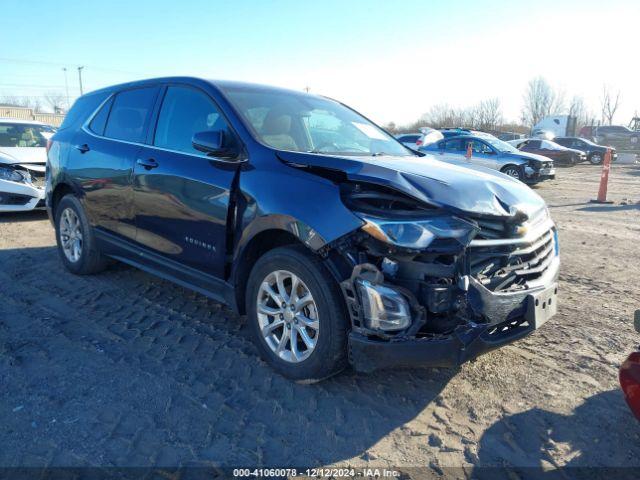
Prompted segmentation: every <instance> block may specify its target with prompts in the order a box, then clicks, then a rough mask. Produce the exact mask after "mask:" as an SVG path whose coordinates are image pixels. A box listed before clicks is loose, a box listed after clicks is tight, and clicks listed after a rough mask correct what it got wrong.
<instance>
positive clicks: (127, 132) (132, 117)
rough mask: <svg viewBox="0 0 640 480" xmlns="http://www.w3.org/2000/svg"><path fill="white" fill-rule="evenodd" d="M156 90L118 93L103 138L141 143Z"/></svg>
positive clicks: (139, 89) (143, 89)
mask: <svg viewBox="0 0 640 480" xmlns="http://www.w3.org/2000/svg"><path fill="white" fill-rule="evenodd" d="M157 90H158V89H157V88H156V87H150V88H136V89H134V90H125V91H123V92H120V93H118V94H117V95H116V97H115V100H114V101H113V105H112V107H111V113H110V114H109V119H108V120H107V127H106V128H105V131H104V135H105V137H109V138H115V139H117V140H126V141H127V142H142V140H144V136H145V129H144V127H145V125H146V123H147V120H148V118H149V116H150V113H151V109H152V108H153V103H154V101H155V99H156V93H157Z"/></svg>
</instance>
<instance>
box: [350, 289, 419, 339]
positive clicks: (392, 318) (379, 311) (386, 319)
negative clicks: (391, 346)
mask: <svg viewBox="0 0 640 480" xmlns="http://www.w3.org/2000/svg"><path fill="white" fill-rule="evenodd" d="M355 284H356V288H357V289H358V293H359V294H360V299H361V300H362V313H363V316H364V322H365V326H366V327H367V328H370V329H372V330H384V331H387V332H390V331H398V330H404V329H405V328H407V327H408V326H409V325H411V311H410V309H409V304H408V303H407V300H406V299H405V298H404V297H403V296H402V295H401V294H400V293H398V292H397V291H395V290H394V289H392V288H389V287H386V286H384V285H374V284H373V283H371V282H369V281H368V280H363V279H358V280H356V282H355Z"/></svg>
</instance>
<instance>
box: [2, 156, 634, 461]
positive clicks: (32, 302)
mask: <svg viewBox="0 0 640 480" xmlns="http://www.w3.org/2000/svg"><path fill="white" fill-rule="evenodd" d="M598 179H599V169H597V168H594V167H591V166H586V165H585V166H578V167H575V168H572V169H563V170H560V174H559V179H557V180H555V181H552V182H548V183H546V184H544V185H543V186H541V187H540V188H538V189H537V190H538V192H539V193H540V194H541V195H542V196H543V197H544V198H545V199H546V200H547V201H548V203H549V204H550V207H551V211H552V215H553V216H554V218H555V220H556V222H557V223H558V225H559V229H560V240H561V248H562V251H561V255H562V262H563V265H562V274H561V304H560V307H559V314H558V315H557V317H555V318H554V319H553V320H552V321H550V323H548V324H547V325H545V326H544V327H543V328H542V329H541V330H540V331H538V332H536V333H534V334H533V335H532V336H530V337H528V338H527V339H525V340H523V341H520V342H518V343H516V344H514V345H511V346H508V347H506V348H503V349H502V350H500V351H497V352H494V353H491V354H488V355H486V356H484V357H481V358H480V359H478V360H477V361H476V362H473V363H469V364H466V365H464V366H463V367H462V368H461V369H459V370H445V369H439V370H420V369H414V370H402V371H386V372H378V373H375V374H372V375H360V374H356V373H353V372H345V373H343V374H341V375H340V376H338V377H336V378H333V379H330V380H328V381H325V382H322V383H320V384H316V385H310V386H305V385H297V384H293V383H291V382H289V381H287V380H285V379H283V378H281V377H279V376H278V375H276V374H274V373H273V371H272V370H270V369H269V368H268V367H267V366H266V364H264V363H263V362H262V361H261V360H260V359H259V358H258V356H257V352H256V349H255V348H254V347H253V345H252V344H251V343H250V341H249V339H248V335H247V333H246V328H245V327H244V326H243V324H242V320H241V319H239V318H237V317H235V316H234V315H233V314H232V313H231V312H229V311H228V310H226V309H225V308H223V307H221V306H219V305H218V304H216V303H214V302H212V301H210V300H208V299H206V298H204V297H203V296H201V295H198V294H195V293H192V292H190V291H187V290H184V289H183V288H180V287H177V286H174V285H172V284H170V283H168V282H165V281H162V280H159V279H157V278H154V277H153V276H151V275H148V274H146V273H142V272H140V271H137V270H135V269H132V268H129V267H125V266H122V265H116V266H114V267H113V268H111V269H110V270H109V271H107V272H105V273H103V274H101V275H98V276H94V277H75V276H73V275H71V274H69V273H67V272H66V271H65V270H63V267H62V265H61V263H60V262H59V260H58V258H57V253H56V250H55V248H54V235H53V230H52V228H51V226H50V224H49V222H48V220H47V219H46V217H45V215H44V214H42V213H31V214H24V215H10V216H4V217H2V218H1V219H0V392H1V396H0V446H1V447H0V465H1V466H45V465H54V466H71V465H73V466H93V465H103V466H108V465H117V466H132V465H136V466H147V465H158V466H174V465H222V466H247V465H269V466H292V465H297V466H309V465H313V466H319V465H324V466H326V465H347V464H350V465H357V466H362V465H370V466H375V467H384V466H393V467H401V468H407V467H411V466H421V467H429V466H430V467H432V468H435V469H436V471H437V470H438V469H441V468H444V467H451V466H458V467H459V466H468V467H471V466H473V465H489V464H491V465H510V466H514V467H522V466H540V465H543V466H548V467H551V466H562V465H571V466H640V422H637V421H636V420H635V419H634V418H633V417H632V415H631V413H630V412H629V411H628V409H627V407H626V404H625V403H624V400H623V397H622V395H621V393H620V391H619V388H618V384H617V369H618V366H619V364H620V363H621V361H622V359H623V358H624V357H625V356H626V355H627V354H628V353H629V352H630V351H632V349H633V348H634V347H635V346H636V345H637V344H638V343H639V342H640V335H637V334H635V333H634V331H633V326H632V315H633V311H634V310H635V309H638V308H640V286H638V282H637V274H638V267H639V266H640V204H638V203H637V202H639V201H640V167H638V166H621V165H616V166H615V167H614V170H613V174H612V179H611V182H610V186H609V192H610V193H609V197H610V199H612V200H614V201H615V203H614V204H613V205H593V204H589V203H587V201H588V200H589V199H590V198H592V197H593V196H594V195H595V193H596V192H597V182H598ZM625 199H629V200H631V201H633V202H634V203H633V204H626V203H627V202H626V201H625ZM621 203H623V204H621Z"/></svg>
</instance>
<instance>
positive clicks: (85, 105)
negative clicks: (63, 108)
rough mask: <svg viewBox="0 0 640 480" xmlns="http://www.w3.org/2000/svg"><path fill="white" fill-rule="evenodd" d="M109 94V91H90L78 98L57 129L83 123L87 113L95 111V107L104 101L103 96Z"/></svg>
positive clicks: (64, 128)
mask: <svg viewBox="0 0 640 480" xmlns="http://www.w3.org/2000/svg"><path fill="white" fill-rule="evenodd" d="M108 96H109V92H98V93H90V94H87V95H84V96H82V97H80V98H78V99H77V100H76V101H75V102H74V104H73V106H72V107H71V109H70V110H69V112H67V115H66V116H65V117H64V121H63V122H62V125H60V128H59V129H58V130H66V129H67V128H72V127H78V126H80V125H81V124H82V123H84V122H85V121H86V120H87V118H89V115H91V114H92V113H93V112H95V110H96V108H98V106H99V105H100V104H101V103H102V102H104V100H105V98H107V97H108Z"/></svg>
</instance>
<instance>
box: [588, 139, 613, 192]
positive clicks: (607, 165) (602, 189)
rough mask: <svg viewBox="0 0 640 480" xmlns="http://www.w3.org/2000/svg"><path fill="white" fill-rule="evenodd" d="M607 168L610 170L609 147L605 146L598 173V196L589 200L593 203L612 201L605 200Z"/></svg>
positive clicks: (607, 177)
mask: <svg viewBox="0 0 640 480" xmlns="http://www.w3.org/2000/svg"><path fill="white" fill-rule="evenodd" d="M609 170H611V149H610V148H607V153H605V154H604V161H603V162H602V173H601V174H600V188H598V198H597V199H596V200H591V202H593V203H613V202H610V201H607V186H608V184H609Z"/></svg>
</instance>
